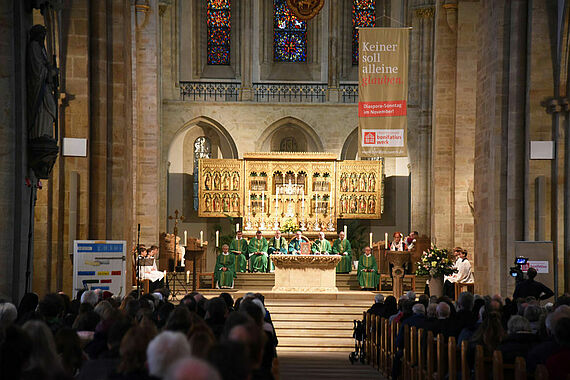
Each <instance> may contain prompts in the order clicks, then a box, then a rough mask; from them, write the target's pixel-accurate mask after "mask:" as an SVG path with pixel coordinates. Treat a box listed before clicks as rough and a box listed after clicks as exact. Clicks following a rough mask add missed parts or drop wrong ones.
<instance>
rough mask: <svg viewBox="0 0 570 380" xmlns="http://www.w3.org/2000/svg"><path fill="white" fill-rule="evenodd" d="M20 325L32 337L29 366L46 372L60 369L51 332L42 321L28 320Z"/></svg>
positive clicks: (49, 372)
mask: <svg viewBox="0 0 570 380" xmlns="http://www.w3.org/2000/svg"><path fill="white" fill-rule="evenodd" d="M22 327H23V328H24V330H25V331H26V332H27V333H28V335H29V336H30V337H31V338H32V339H33V344H32V353H31V355H30V360H29V363H28V364H29V368H32V369H35V370H38V371H39V372H41V373H46V374H51V373H54V372H58V371H61V364H60V363H61V362H60V359H59V357H58V355H57V351H56V348H55V342H54V339H53V334H52V332H51V330H50V329H49V328H48V327H47V325H46V324H45V323H44V322H42V321H28V322H26V323H24V326H22Z"/></svg>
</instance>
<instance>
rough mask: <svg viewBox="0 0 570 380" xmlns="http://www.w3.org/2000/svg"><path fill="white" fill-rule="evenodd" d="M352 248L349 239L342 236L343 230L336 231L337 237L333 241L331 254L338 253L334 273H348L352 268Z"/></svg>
mask: <svg viewBox="0 0 570 380" xmlns="http://www.w3.org/2000/svg"><path fill="white" fill-rule="evenodd" d="M351 251H352V248H351V247H350V241H348V239H347V238H346V236H344V231H340V232H339V233H338V239H336V240H335V241H334V242H333V246H332V253H333V255H340V257H341V259H340V263H338V265H337V266H336V273H350V270H351V269H352V255H351V254H350V253H351Z"/></svg>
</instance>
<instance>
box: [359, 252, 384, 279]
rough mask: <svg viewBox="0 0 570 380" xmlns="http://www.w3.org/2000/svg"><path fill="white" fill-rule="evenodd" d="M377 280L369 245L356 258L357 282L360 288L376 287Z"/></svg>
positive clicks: (374, 263)
mask: <svg viewBox="0 0 570 380" xmlns="http://www.w3.org/2000/svg"><path fill="white" fill-rule="evenodd" d="M379 282H380V275H379V274H378V265H377V264H376V259H375V258H374V256H372V250H371V249H370V247H366V248H364V254H363V255H361V256H360V258H359V259H358V283H359V284H360V287H361V288H362V289H376V287H377V286H378V283H379Z"/></svg>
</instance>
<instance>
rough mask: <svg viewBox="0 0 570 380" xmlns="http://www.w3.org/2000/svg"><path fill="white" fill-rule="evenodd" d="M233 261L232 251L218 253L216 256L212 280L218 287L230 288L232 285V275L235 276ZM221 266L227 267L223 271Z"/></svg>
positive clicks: (234, 259)
mask: <svg viewBox="0 0 570 380" xmlns="http://www.w3.org/2000/svg"><path fill="white" fill-rule="evenodd" d="M235 261H236V258H235V255H234V254H232V253H228V254H227V255H224V254H223V253H220V254H219V255H218V257H217V258H216V267H215V269H214V280H215V281H216V284H217V285H218V286H219V287H220V288H232V287H233V286H234V277H236V272H235V268H236V264H235ZM222 268H227V269H228V270H226V271H223V270H222Z"/></svg>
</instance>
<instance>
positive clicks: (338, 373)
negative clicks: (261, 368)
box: [279, 352, 386, 380]
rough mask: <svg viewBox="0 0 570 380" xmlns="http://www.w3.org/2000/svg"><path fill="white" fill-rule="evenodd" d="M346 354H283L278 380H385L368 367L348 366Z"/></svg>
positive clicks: (280, 359) (280, 357) (361, 365)
mask: <svg viewBox="0 0 570 380" xmlns="http://www.w3.org/2000/svg"><path fill="white" fill-rule="evenodd" d="M348 354H349V353H348V352H283V353H280V354H279V373H280V380H302V379H310V380H318V379H332V380H334V379H339V380H340V379H351V380H359V379H386V378H385V377H383V376H381V375H380V373H379V372H378V371H377V370H375V369H374V368H372V366H370V365H365V364H360V363H355V364H350V361H349V360H348Z"/></svg>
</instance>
